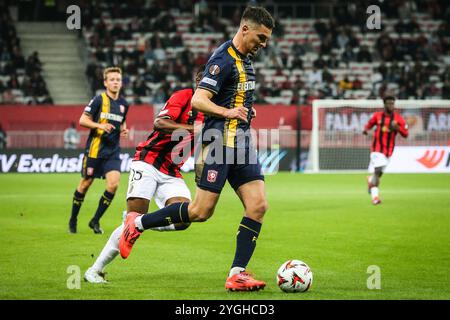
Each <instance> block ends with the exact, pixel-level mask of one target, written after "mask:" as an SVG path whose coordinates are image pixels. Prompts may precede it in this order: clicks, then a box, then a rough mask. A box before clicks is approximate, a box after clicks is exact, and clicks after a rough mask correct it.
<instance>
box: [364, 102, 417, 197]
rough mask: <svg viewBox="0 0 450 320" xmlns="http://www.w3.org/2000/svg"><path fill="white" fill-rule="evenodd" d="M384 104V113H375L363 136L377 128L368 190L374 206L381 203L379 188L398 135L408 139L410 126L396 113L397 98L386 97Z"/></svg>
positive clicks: (371, 154) (371, 157)
mask: <svg viewBox="0 0 450 320" xmlns="http://www.w3.org/2000/svg"><path fill="white" fill-rule="evenodd" d="M383 102H384V111H377V112H375V113H374V114H373V116H372V118H370V120H369V122H368V123H367V124H366V126H365V127H364V131H363V134H365V135H367V133H368V131H369V130H370V129H371V128H372V127H374V126H376V129H375V132H374V135H373V140H372V148H371V153H370V164H369V172H370V173H372V175H371V176H369V177H367V183H368V188H369V192H370V194H371V196H372V203H373V204H374V205H377V204H380V203H381V200H380V198H379V195H378V193H379V190H378V186H379V185H380V178H381V176H382V175H383V171H384V169H385V168H386V166H387V165H388V163H389V158H390V157H391V155H392V153H393V152H394V147H395V138H396V136H397V133H400V135H401V136H402V137H404V138H407V137H408V125H407V123H406V121H405V119H403V117H402V116H401V115H400V114H399V113H397V112H395V111H394V108H395V98H394V97H393V96H386V97H385V98H384V99H383Z"/></svg>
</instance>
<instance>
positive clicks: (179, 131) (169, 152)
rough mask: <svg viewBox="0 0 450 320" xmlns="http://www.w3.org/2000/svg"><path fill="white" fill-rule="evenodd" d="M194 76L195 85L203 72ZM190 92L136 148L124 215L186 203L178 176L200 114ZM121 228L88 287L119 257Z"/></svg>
mask: <svg viewBox="0 0 450 320" xmlns="http://www.w3.org/2000/svg"><path fill="white" fill-rule="evenodd" d="M200 69H201V70H200V71H198V72H197V75H196V79H195V80H196V85H198V83H199V81H200V79H201V76H202V74H203V69H204V68H200ZM193 94H194V90H193V89H191V88H189V89H183V90H179V91H176V92H174V93H173V94H172V96H171V97H170V98H169V100H168V101H167V102H166V104H165V105H164V107H163V108H162V110H161V111H160V112H159V114H158V116H157V117H156V119H155V121H154V131H153V132H152V133H151V134H150V135H149V137H148V138H147V140H146V141H143V142H141V143H139V145H138V146H137V147H136V153H135V157H134V159H133V162H132V163H131V165H130V176H129V180H128V191H127V212H138V213H140V214H144V213H147V212H148V208H149V204H150V201H151V199H153V198H154V200H155V203H156V205H157V206H158V207H159V208H163V207H165V206H168V205H170V204H172V203H178V202H190V201H191V193H190V191H189V189H188V187H187V186H186V183H185V182H184V180H183V177H182V176H181V174H180V168H181V166H182V165H183V163H184V161H185V160H186V159H187V158H188V157H189V156H190V155H191V154H192V151H193V147H194V125H195V123H202V122H203V114H202V113H201V112H198V111H197V110H195V109H192V106H191V99H192V95H193ZM123 227H124V225H123V224H122V225H120V226H119V227H117V228H116V229H115V230H114V231H113V233H112V234H111V236H110V238H109V240H108V242H107V243H106V245H105V246H104V248H103V250H102V251H101V253H100V255H99V256H98V258H97V259H96V261H95V263H94V264H93V265H92V266H91V267H90V268H89V269H88V270H87V271H86V273H85V274H84V279H85V280H86V281H88V282H90V283H105V282H106V280H105V278H104V269H105V267H106V266H107V265H108V264H109V263H110V262H111V261H112V260H113V259H114V258H115V257H116V256H117V254H118V253H119V238H120V235H121V233H122V230H123ZM187 227H189V223H188V222H186V223H183V222H181V223H169V224H168V225H165V226H159V227H154V228H151V229H152V230H156V231H178V230H184V229H186V228H187Z"/></svg>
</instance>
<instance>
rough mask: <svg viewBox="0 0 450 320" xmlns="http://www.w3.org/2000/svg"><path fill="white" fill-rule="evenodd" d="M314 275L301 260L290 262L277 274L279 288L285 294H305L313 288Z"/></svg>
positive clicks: (284, 264)
mask: <svg viewBox="0 0 450 320" xmlns="http://www.w3.org/2000/svg"><path fill="white" fill-rule="evenodd" d="M312 282H313V274H312V271H311V268H310V267H308V265H307V264H306V263H304V262H303V261H300V260H289V261H286V262H285V263H283V264H282V265H281V267H280V268H279V269H278V272H277V283H278V287H280V289H281V290H283V291H284V292H305V291H308V289H309V288H311V285H312Z"/></svg>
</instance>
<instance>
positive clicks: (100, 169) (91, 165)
mask: <svg viewBox="0 0 450 320" xmlns="http://www.w3.org/2000/svg"><path fill="white" fill-rule="evenodd" d="M120 165H121V160H120V159H117V158H104V159H103V158H90V157H88V156H87V155H84V158H83V168H82V169H81V176H82V177H83V178H102V179H104V178H105V175H106V173H108V172H109V171H119V172H120Z"/></svg>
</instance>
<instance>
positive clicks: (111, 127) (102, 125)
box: [98, 123, 114, 133]
mask: <svg viewBox="0 0 450 320" xmlns="http://www.w3.org/2000/svg"><path fill="white" fill-rule="evenodd" d="M98 128H99V129H101V130H103V131H105V132H107V133H110V132H111V131H113V130H114V125H113V124H111V123H100V124H99V126H98Z"/></svg>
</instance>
